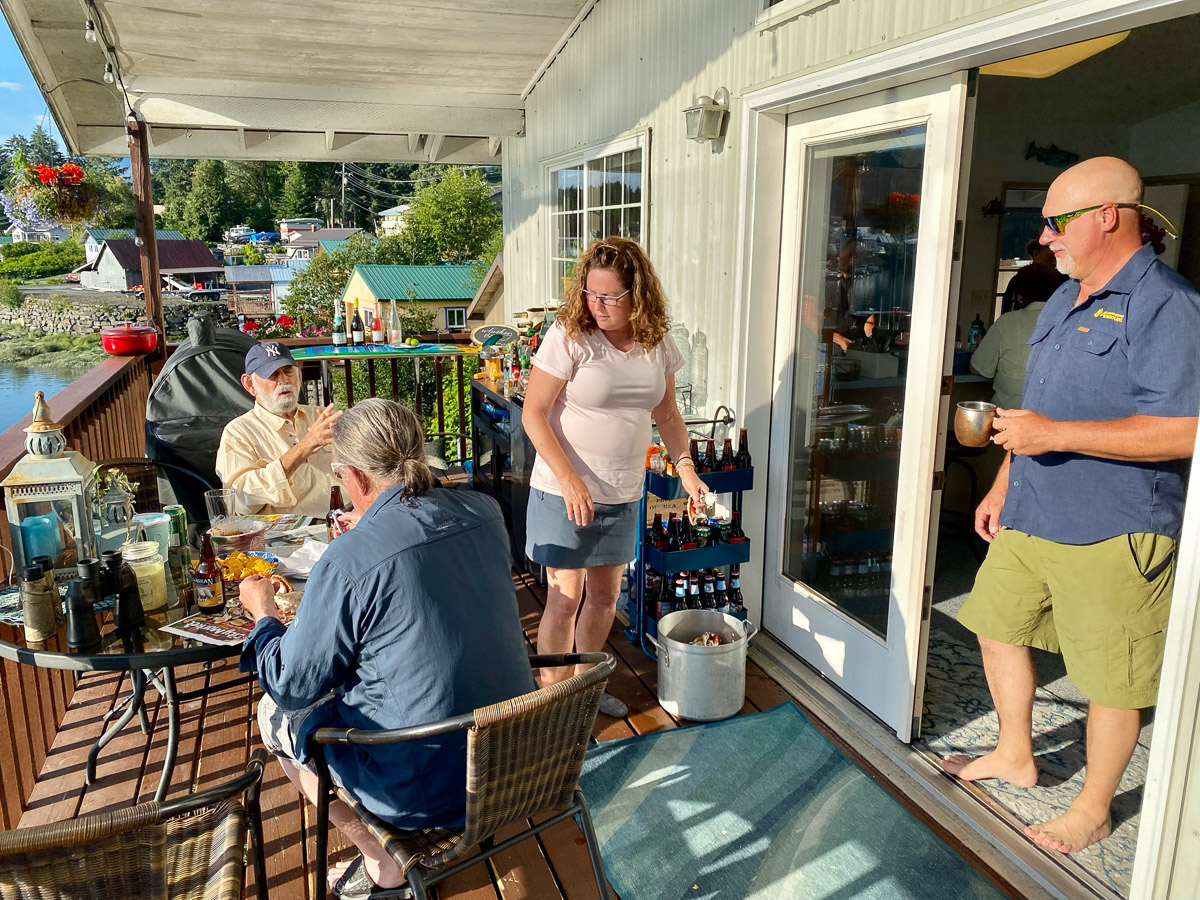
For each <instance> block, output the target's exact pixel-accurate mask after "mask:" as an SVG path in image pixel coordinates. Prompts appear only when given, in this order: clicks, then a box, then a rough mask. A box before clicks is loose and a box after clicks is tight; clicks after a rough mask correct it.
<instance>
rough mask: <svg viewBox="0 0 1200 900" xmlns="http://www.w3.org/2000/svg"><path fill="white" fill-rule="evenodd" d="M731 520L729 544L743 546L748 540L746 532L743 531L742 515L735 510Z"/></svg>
mask: <svg viewBox="0 0 1200 900" xmlns="http://www.w3.org/2000/svg"><path fill="white" fill-rule="evenodd" d="M731 516H732V517H731V518H730V520H729V543H731V544H741V543H744V542H745V540H746V532H744V531H742V513H741V511H740V510H736V509H735V510H734V511H733V513H732V514H731Z"/></svg>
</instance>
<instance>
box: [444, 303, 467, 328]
mask: <svg viewBox="0 0 1200 900" xmlns="http://www.w3.org/2000/svg"><path fill="white" fill-rule="evenodd" d="M466 327H467V308H466V307H465V306H447V307H446V330H447V331H449V330H451V329H459V328H466Z"/></svg>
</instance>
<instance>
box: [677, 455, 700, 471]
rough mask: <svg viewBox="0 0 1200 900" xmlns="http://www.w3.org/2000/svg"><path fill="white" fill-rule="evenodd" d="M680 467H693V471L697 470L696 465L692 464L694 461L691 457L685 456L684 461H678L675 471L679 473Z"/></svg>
mask: <svg viewBox="0 0 1200 900" xmlns="http://www.w3.org/2000/svg"><path fill="white" fill-rule="evenodd" d="M680 466H691V467H692V468H693V469H694V468H696V464H695V463H694V462H692V459H691V457H690V456H685V457H683V458H682V459H678V460H676V461H675V470H676V471H678V470H679V467H680Z"/></svg>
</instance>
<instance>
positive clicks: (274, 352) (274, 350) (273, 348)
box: [263, 344, 279, 356]
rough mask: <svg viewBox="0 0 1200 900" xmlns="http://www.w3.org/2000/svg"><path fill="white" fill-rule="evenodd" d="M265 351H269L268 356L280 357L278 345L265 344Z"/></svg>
mask: <svg viewBox="0 0 1200 900" xmlns="http://www.w3.org/2000/svg"><path fill="white" fill-rule="evenodd" d="M263 349H264V350H266V351H267V356H278V355H279V345H278V344H263Z"/></svg>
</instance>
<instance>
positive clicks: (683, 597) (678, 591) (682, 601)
mask: <svg viewBox="0 0 1200 900" xmlns="http://www.w3.org/2000/svg"><path fill="white" fill-rule="evenodd" d="M681 609H687V583H686V582H685V581H684V580H683V579H682V578H676V579H675V598H674V599H673V600H672V601H671V603H670V604H668V605H667V607H666V608H665V609H663V608H661V607H660V609H659V618H660V619H661V618H662V617H663V616H665V615H668V614H670V613H673V612H676V611H678V610H681Z"/></svg>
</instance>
